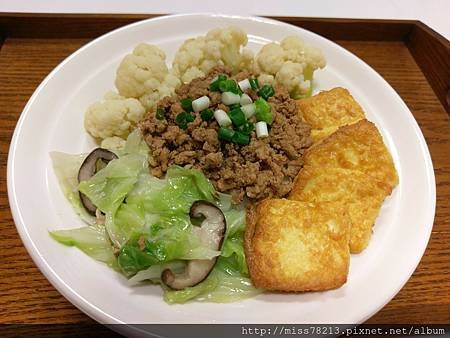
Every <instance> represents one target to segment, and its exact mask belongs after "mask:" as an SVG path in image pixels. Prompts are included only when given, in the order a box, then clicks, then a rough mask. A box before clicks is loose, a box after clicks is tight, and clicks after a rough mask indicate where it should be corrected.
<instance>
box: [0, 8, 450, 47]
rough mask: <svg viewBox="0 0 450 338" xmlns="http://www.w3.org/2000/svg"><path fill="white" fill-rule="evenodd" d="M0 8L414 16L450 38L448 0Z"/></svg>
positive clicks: (41, 10)
mask: <svg viewBox="0 0 450 338" xmlns="http://www.w3.org/2000/svg"><path fill="white" fill-rule="evenodd" d="M0 12H28V13H193V12H214V13H224V14H235V15H236V14H237V15H278V16H303V17H328V18H363V19H367V18H371V19H414V20H420V21H422V22H423V23H425V24H427V25H428V26H430V27H431V28H433V29H434V30H436V31H437V32H439V33H440V34H441V35H443V36H444V37H446V38H447V39H448V40H450V0H375V1H364V0H339V1H337V0H335V1H333V0H271V1H268V0H225V1H219V0H214V1H210V0H206V1H205V0H203V1H198V0H197V1H195V0H0Z"/></svg>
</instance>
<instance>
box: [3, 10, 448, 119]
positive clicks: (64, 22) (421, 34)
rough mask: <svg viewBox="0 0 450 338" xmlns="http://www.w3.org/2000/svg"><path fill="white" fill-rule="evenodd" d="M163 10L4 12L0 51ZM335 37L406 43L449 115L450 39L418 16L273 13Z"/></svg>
mask: <svg viewBox="0 0 450 338" xmlns="http://www.w3.org/2000/svg"><path fill="white" fill-rule="evenodd" d="M161 15H163V14H56V13H0V49H1V46H2V41H3V40H5V39H6V38H8V37H18V38H95V37H97V36H100V35H102V34H104V33H106V32H109V31H111V30H114V29H116V28H118V27H121V26H124V25H127V24H130V23H133V22H136V21H139V20H143V19H148V18H153V17H157V16H161ZM269 18H272V19H276V20H280V21H284V22H287V23H289V24H293V25H295V26H299V27H302V28H305V29H308V30H310V31H313V32H315V33H317V34H320V35H322V36H324V37H326V38H328V39H331V40H360V41H402V42H404V43H405V44H406V46H407V47H408V49H409V50H410V52H411V54H412V55H413V57H414V59H415V60H416V62H417V64H418V65H419V67H420V68H421V69H422V71H423V73H424V75H425V77H426V78H427V80H428V82H429V83H430V85H431V87H432V88H433V90H434V92H435V94H436V96H437V97H438V98H439V100H440V102H441V104H442V106H443V107H444V108H445V110H446V111H447V113H449V114H450V91H449V90H450V42H449V41H448V40H447V39H445V38H444V37H443V36H441V35H440V34H439V33H437V32H435V31H434V30H432V29H431V28H430V27H428V26H426V25H425V24H423V23H422V22H420V21H416V20H384V19H339V18H303V17H290V16H273V17H269Z"/></svg>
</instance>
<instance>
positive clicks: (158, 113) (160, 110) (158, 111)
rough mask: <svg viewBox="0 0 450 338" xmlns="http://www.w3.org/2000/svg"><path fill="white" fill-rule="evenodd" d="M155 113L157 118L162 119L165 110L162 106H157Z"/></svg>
mask: <svg viewBox="0 0 450 338" xmlns="http://www.w3.org/2000/svg"><path fill="white" fill-rule="evenodd" d="M155 115H156V118H157V119H158V120H164V115H166V111H165V110H164V109H163V108H160V107H158V108H157V109H156V114H155Z"/></svg>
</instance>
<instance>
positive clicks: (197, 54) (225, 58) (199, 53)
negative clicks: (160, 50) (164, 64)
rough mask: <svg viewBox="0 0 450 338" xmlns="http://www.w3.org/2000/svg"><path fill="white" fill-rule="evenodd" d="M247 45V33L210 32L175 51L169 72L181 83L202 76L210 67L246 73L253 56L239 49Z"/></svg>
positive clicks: (236, 31) (248, 51) (230, 29)
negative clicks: (224, 66)
mask: <svg viewBox="0 0 450 338" xmlns="http://www.w3.org/2000/svg"><path fill="white" fill-rule="evenodd" d="M246 44H247V34H246V33H245V32H244V31H243V30H241V29H240V28H237V27H228V28H223V29H219V28H217V29H213V30H211V31H209V32H208V33H207V34H206V36H200V37H197V38H194V39H189V40H186V41H185V42H184V43H183V45H181V47H180V48H179V49H178V51H177V53H176V54H175V58H174V61H173V71H174V73H175V74H176V75H177V76H178V77H179V78H180V79H181V81H182V82H184V83H188V82H190V81H192V80H193V79H195V78H197V77H201V76H205V75H206V74H207V73H208V72H209V71H210V70H211V69H212V68H213V67H214V66H216V65H226V66H230V67H231V68H232V70H233V72H235V73H236V72H238V71H240V70H244V69H247V70H250V69H252V67H253V53H252V52H251V51H250V50H243V51H242V52H241V47H243V46H245V45H246Z"/></svg>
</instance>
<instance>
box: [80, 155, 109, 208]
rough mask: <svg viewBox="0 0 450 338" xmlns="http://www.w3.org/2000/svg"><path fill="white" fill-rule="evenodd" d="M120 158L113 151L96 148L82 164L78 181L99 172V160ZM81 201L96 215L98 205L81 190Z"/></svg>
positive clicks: (106, 161) (85, 179)
mask: <svg viewBox="0 0 450 338" xmlns="http://www.w3.org/2000/svg"><path fill="white" fill-rule="evenodd" d="M116 158H118V157H117V155H116V154H114V153H113V152H111V151H109V150H107V149H103V148H96V149H94V150H93V151H91V153H90V154H89V155H88V156H87V157H86V158H85V159H84V161H83V163H82V164H81V167H80V170H79V171H78V182H82V181H87V180H88V179H90V178H91V177H92V176H94V175H95V173H96V172H97V161H98V160H101V161H103V162H104V163H106V164H107V163H109V162H110V161H111V160H114V159H116ZM80 199H81V203H83V206H84V208H85V209H86V210H87V211H88V212H89V213H90V214H92V215H95V211H96V210H97V207H96V206H95V205H94V203H92V201H91V200H90V199H89V198H88V197H87V196H86V195H85V194H83V193H82V192H81V191H80Z"/></svg>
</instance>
